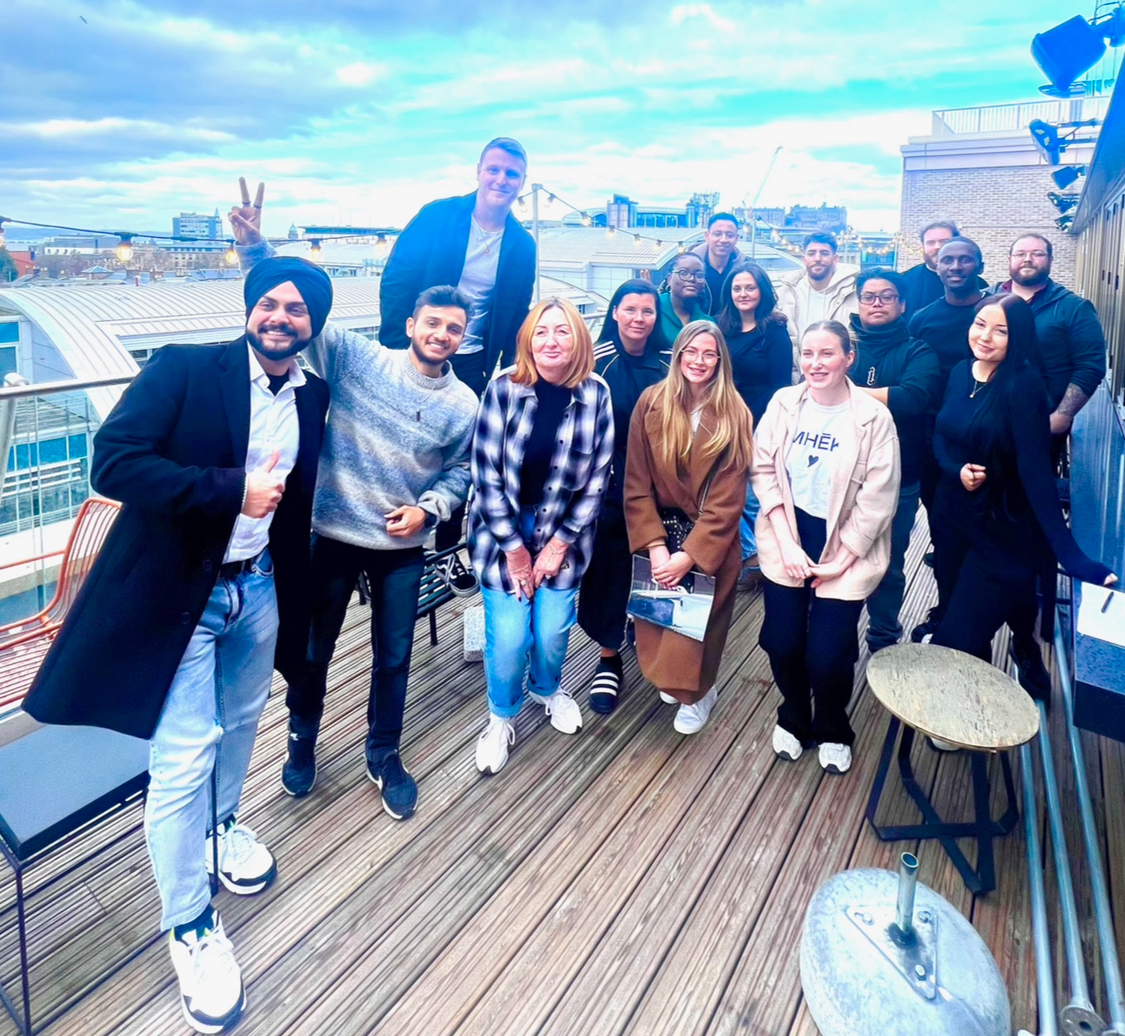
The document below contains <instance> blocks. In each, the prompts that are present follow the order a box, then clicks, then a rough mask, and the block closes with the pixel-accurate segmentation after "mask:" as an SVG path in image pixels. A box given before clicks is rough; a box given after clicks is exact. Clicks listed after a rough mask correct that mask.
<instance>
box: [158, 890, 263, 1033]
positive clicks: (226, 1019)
mask: <svg viewBox="0 0 1125 1036" xmlns="http://www.w3.org/2000/svg"><path fill="white" fill-rule="evenodd" d="M214 916H215V923H214V927H213V928H212V929H211V930H210V931H205V932H204V933H203V934H202V935H200V934H199V933H198V932H188V933H187V934H186V935H184V936H183V937H182V938H180V939H177V938H176V933H175V932H174V931H171V932H169V933H168V948H169V951H170V952H171V954H172V964H173V966H174V967H175V969H176V977H177V978H178V979H179V980H180V1007H181V1008H182V1010H183V1013H184V1021H186V1022H187V1023H188V1025H190V1026H191V1027H192V1028H193V1029H194V1030H195V1031H196V1032H205V1033H214V1032H222V1031H223V1029H225V1028H226V1027H227V1026H228V1025H233V1024H234V1023H235V1022H236V1021H238V1017H239V1015H241V1014H242V1009H243V1008H244V1007H245V1006H246V989H245V987H244V986H243V984H242V971H241V970H240V969H239V967H238V963H237V962H236V961H235V959H234V947H233V946H231V943H230V940H229V939H228V938H227V937H226V934H225V933H224V932H223V923H222V921H220V920H219V915H218V913H217V912H216V913H215V915H214Z"/></svg>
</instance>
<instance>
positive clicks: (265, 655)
mask: <svg viewBox="0 0 1125 1036" xmlns="http://www.w3.org/2000/svg"><path fill="white" fill-rule="evenodd" d="M246 203H247V204H249V199H248V198H247V199H246ZM243 294H244V296H245V301H246V332H245V334H244V335H243V336H242V337H241V338H238V339H236V340H235V341H234V342H231V343H230V344H228V345H222V346H203V345H166V346H164V347H163V348H162V349H160V350H158V351H157V352H156V353H155V354H154V355H153V357H152V359H150V360H149V361H148V363H147V364H145V366H144V368H143V369H142V370H141V372H140V373H139V374H138V375H137V377H136V378H135V379H134V380H133V383H132V384H131V385H130V386H129V387H128V388H127V389H126V390H125V394H124V395H123V396H122V397H121V399H120V401H119V402H118V404H117V406H115V407H114V409H113V411H112V413H111V414H110V415H109V417H107V418H106V420H105V422H104V423H103V424H102V426H101V428H100V429H99V430H98V433H97V435H96V436H95V437H94V456H93V461H92V464H91V468H90V481H91V483H92V485H93V487H94V488H95V489H96V490H97V491H98V492H99V493H103V494H105V495H106V496H109V497H112V498H114V499H117V500H120V501H122V502H123V504H124V507H123V509H122V511H121V514H120V515H119V517H118V518H117V521H116V522H115V524H114V526H113V528H112V529H111V530H110V533H109V536H108V537H107V539H106V542H105V546H104V547H103V548H102V551H101V554H100V556H99V557H98V560H97V561H96V562H95V564H94V567H93V569H92V570H91V572H90V574H89V576H88V577H87V579H86V582H85V584H84V585H83V588H82V591H81V593H80V594H79V596H78V599H77V600H76V601H75V603H74V606H73V608H72V609H71V612H70V615H69V616H68V617H67V620H66V622H65V623H64V624H63V627H62V630H61V631H60V632H59V636H58V639H57V640H56V641H55V643H54V645H53V646H52V648H51V650H50V652H49V653H48V655H47V657H46V659H45V660H44V662H43V665H42V667H41V668H40V671H39V675H38V676H37V677H36V681H35V684H34V685H33V686H32V689H31V691H30V692H29V693H28V696H27V699H26V701H25V703H24V708H25V709H26V710H27V712H29V713H30V714H31V715H32V716H34V717H35V718H36V719H39V720H41V721H42V722H45V723H68V724H78V725H90V726H99V727H108V728H109V729H110V730H116V731H119V732H121V733H123V734H129V735H132V736H133V737H139V738H145V739H148V740H149V754H150V765H149V785H148V793H147V799H146V802H145V840H146V842H147V845H148V851H149V856H150V857H151V859H152V866H153V872H154V874H155V876H156V884H157V888H158V889H159V892H160V900H161V905H162V915H163V917H162V927H163V928H164V929H166V930H169V940H168V941H169V948H170V951H171V955H172V961H173V964H174V966H175V969H176V974H177V976H178V978H179V984H180V998H181V1007H182V1010H183V1014H184V1018H185V1020H186V1021H187V1023H188V1024H189V1025H190V1026H191V1027H192V1028H193V1029H195V1030H196V1031H197V1032H208V1033H214V1032H220V1031H221V1030H222V1029H224V1028H226V1027H227V1026H229V1025H232V1024H234V1022H235V1021H236V1020H237V1019H238V1017H239V1015H240V1014H241V1012H242V1009H243V1006H244V1005H245V1002H246V994H245V989H244V987H243V983H242V976H241V972H240V970H239V967H238V965H237V963H236V962H235V960H234V955H233V950H232V947H231V944H230V941H229V940H228V939H227V937H226V935H225V933H224V931H223V925H222V922H221V921H220V920H219V915H218V912H217V911H216V910H215V909H214V907H213V906H212V904H211V884H210V877H209V875H208V871H209V870H211V868H212V852H211V850H210V848H209V847H208V832H209V831H210V830H211V821H210V818H211V810H212V808H214V809H215V810H216V814H215V815H216V816H217V818H219V819H220V822H219V824H218V831H217V834H218V878H219V880H220V881H221V882H222V884H223V885H224V886H225V887H226V888H227V889H229V890H230V891H231V892H233V893H235V894H238V895H251V894H253V893H255V892H260V891H261V890H262V889H264V888H265V887H266V886H267V885H268V884H269V883H270V882H271V881H272V880H273V878H274V876H275V875H276V873H277V867H276V864H275V862H274V859H273V856H272V855H271V854H270V852H269V850H268V849H266V847H265V846H264V845H262V843H261V842H259V841H258V840H257V837H256V835H255V834H254V832H253V831H251V830H250V829H249V828H247V827H245V826H243V825H242V824H240V823H238V822H237V821H236V819H235V815H236V814H237V812H238V806H239V799H240V797H241V794H242V785H243V781H244V780H245V778H246V772H247V768H248V766H249V763H250V753H251V750H252V749H253V747H254V736H255V733H256V731H257V728H258V720H259V718H260V716H261V713H262V709H263V708H264V706H265V703H266V698H267V697H268V695H269V690H270V682H271V678H272V674H273V669H274V667H275V665H276V667H277V668H278V669H280V670H281V672H282V673H283V674H284V675H285V676H286V678H287V679H293V678H294V675H295V674H296V673H297V672H298V671H299V670H300V669H301V667H302V664H303V656H304V650H303V649H304V645H305V644H306V642H307V641H308V631H309V608H308V596H309V591H308V585H309V578H310V573H309V520H310V514H311V509H312V497H313V487H314V486H315V484H316V477H317V456H318V454H319V452H320V443H321V433H322V430H323V427H324V416H325V413H326V411H327V409H328V386H327V385H325V384H324V382H323V381H321V380H320V379H319V378H317V377H315V376H314V375H311V374H309V375H306V374H305V373H303V372H302V370H301V368H300V367H299V366H298V365H297V362H296V359H295V356H296V353H297V352H298V351H299V350H301V349H303V348H305V347H306V346H307V345H308V344H309V342H310V341H311V340H312V339H313V338H314V337H316V335H318V334H319V333H320V330H321V328H322V327H323V325H324V321H325V319H326V318H327V316H328V311H329V309H330V307H331V304H332V284H331V281H329V279H328V277H327V276H326V275H325V273H324V271H323V270H321V269H320V268H319V267H317V266H314V265H313V264H312V263H306V262H305V261H304V260H303V259H297V258H290V257H287V258H283V259H272V260H270V261H268V262H264V263H262V264H260V265H259V266H258V267H257V268H256V269H255V270H254V271H253V273H252V274H251V275H250V276H248V277H247V278H246V281H245V283H244V288H243ZM275 586H276V589H275ZM275 649H276V653H275ZM212 776H214V779H215V781H216V787H217V796H216V798H217V802H215V803H212V802H211V794H210V787H209V785H210V782H211V780H212Z"/></svg>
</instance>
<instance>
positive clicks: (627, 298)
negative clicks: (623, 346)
mask: <svg viewBox="0 0 1125 1036" xmlns="http://www.w3.org/2000/svg"><path fill="white" fill-rule="evenodd" d="M611 315H612V317H613V319H614V320H616V321H617V333H618V335H619V336H620V338H621V341H622V342H625V343H627V344H637V345H643V344H644V343H645V342H647V341H648V336H649V335H651V334H652V330H653V328H654V327H656V299H655V298H654V297H653V296H652V295H648V294H644V295H640V294H629V295H622V296H621V301H620V302H618V303H617V305H616V306H614V307H613V313H612V314H611Z"/></svg>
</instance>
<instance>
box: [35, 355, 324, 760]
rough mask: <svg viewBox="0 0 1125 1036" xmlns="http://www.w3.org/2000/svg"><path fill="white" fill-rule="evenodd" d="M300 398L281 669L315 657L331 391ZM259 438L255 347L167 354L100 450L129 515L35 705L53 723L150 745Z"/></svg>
mask: <svg viewBox="0 0 1125 1036" xmlns="http://www.w3.org/2000/svg"><path fill="white" fill-rule="evenodd" d="M305 376H306V378H307V384H306V385H304V386H303V387H301V388H299V389H297V391H296V403H297V421H298V428H299V430H300V446H299V450H298V455H297V465H296V467H295V468H294V469H293V471H292V472H291V473H290V475H289V478H288V479H287V481H286V484H285V492H284V494H283V496H282V499H281V503H280V504H279V506H278V508H277V511H276V512H275V514H274V520H273V522H272V523H271V525H270V554H271V556H272V557H273V561H274V573H275V585H276V588H277V598H278V611H279V613H280V622H281V625H280V629H279V633H278V642H277V654H276V656H275V665H276V666H277V668H278V669H280V670H281V671H282V673H286V672H293V671H295V669H294V667H295V666H296V665H298V664H300V663H301V662H303V660H304V657H305V651H306V647H307V643H308V630H309V621H310V610H309V601H310V596H311V595H310V593H309V532H310V524H311V518H312V498H313V490H314V488H315V486H316V468H317V456H318V454H319V453H320V443H321V437H322V434H323V431H324V419H325V414H326V413H327V410H328V386H327V385H326V384H325V383H324V382H323V381H321V380H320V379H319V378H317V377H315V376H314V375H312V374H310V373H307V372H306V375H305ZM249 436H250V359H249V354H248V351H247V346H246V339H245V338H239V339H238V340H237V341H234V342H231V343H229V344H228V345H217V346H182V345H167V346H164V347H163V348H162V349H160V350H159V352H157V353H156V354H154V356H153V357H152V359H151V360H149V361H148V363H147V364H146V365H145V367H144V369H143V370H142V371H141V372H140V374H138V375H137V377H136V378H135V379H134V380H133V382H132V384H131V385H130V386H129V387H128V389H126V391H125V393H124V395H123V396H122V397H121V399H120V401H119V402H118V404H117V406H115V407H114V409H113V411H112V413H111V414H110V415H109V417H107V418H106V420H105V422H104V423H103V424H102V426H101V428H100V429H99V430H98V433H97V435H96V436H95V437H94V454H93V460H92V463H91V469H90V481H91V483H92V484H93V486H94V489H95V490H97V492H99V493H101V494H102V495H104V496H107V497H110V498H112V499H114V500H120V501H121V502H122V504H123V505H124V506H123V508H122V510H121V514H120V515H119V516H118V518H117V521H116V522H115V523H114V525H113V528H112V529H111V530H110V533H109V536H108V537H107V538H106V542H105V545H104V547H103V548H102V551H101V555H100V556H99V558H98V560H97V562H96V563H95V564H94V567H93V568H92V570H91V571H90V574H89V575H88V576H87V578H86V582H85V584H84V585H83V587H82V590H81V592H80V593H79V595H78V598H77V599H76V600H75V602H74V606H73V607H72V608H71V611H70V614H69V615H68V616H67V619H66V621H65V622H64V624H63V627H62V629H61V630H60V631H59V635H58V638H57V639H56V641H55V643H54V645H53V646H52V647H51V650H50V651H49V652H48V654H47V657H46V658H45V659H44V661H43V665H42V666H41V668H40V670H39V673H38V675H37V676H36V679H35V682H34V684H33V685H32V687H31V690H30V691H29V692H28V695H27V699H26V701H25V703H24V709H25V710H26V711H27V712H29V713H30V714H31V715H32V716H33V717H34V718H35V719H37V720H40V721H41V722H43V723H66V724H78V725H88V726H97V727H107V728H109V729H110V730H117V731H120V732H121V733H123V734H130V735H132V736H134V737H140V738H150V737H151V736H152V733H153V731H154V730H155V729H156V724H157V721H158V720H159V718H160V712H161V709H162V708H163V706H164V699H165V698H166V697H167V694H168V689H169V688H170V687H171V684H172V680H173V678H174V676H175V674H176V669H177V667H178V666H179V664H180V660H181V659H182V658H183V654H184V651H185V650H186V648H187V645H188V641H189V640H190V639H191V636H192V633H193V631H194V630H195V627H196V624H197V623H198V622H199V619H200V617H201V616H202V614H203V610H204V608H205V607H206V605H207V600H208V598H209V597H210V595H211V591H212V590H213V589H214V586H215V582H216V580H217V579H218V576H219V567H220V566H221V564H222V561H223V556H224V554H225V553H226V549H227V544H228V542H229V541H230V537H231V533H232V531H233V529H234V523H235V519H236V518H237V517H238V514H239V512H240V511H241V509H242V494H243V486H244V482H245V477H246V471H245V463H246V453H247V446H248V440H249Z"/></svg>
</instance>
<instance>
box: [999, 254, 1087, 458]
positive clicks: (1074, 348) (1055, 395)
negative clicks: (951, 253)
mask: <svg viewBox="0 0 1125 1036" xmlns="http://www.w3.org/2000/svg"><path fill="white" fill-rule="evenodd" d="M1053 251H1054V249H1053V248H1052V247H1051V242H1050V241H1048V240H1047V239H1046V238H1045V237H1042V236H1040V235H1039V234H1024V235H1023V237H1019V238H1016V240H1015V241H1014V242H1013V244H1012V248H1011V251H1010V253H1009V259H1008V272H1009V273H1010V274H1011V280H1009V281H1006V282H1005V283H1003V284H998V285H996V287H995V288H993V292H995V293H997V294H999V293H1003V292H1009V291H1010V292H1012V293H1013V294H1015V295H1018V296H1019V297H1020V298H1021V299H1024V300H1025V301H1026V302H1027V304H1028V305H1029V306H1031V312H1032V313H1033V314H1034V315H1035V332H1036V335H1037V336H1038V338H1039V354H1040V356H1041V357H1042V358H1043V368H1044V370H1043V373H1044V376H1045V378H1046V381H1047V395H1048V397H1049V399H1050V405H1051V435H1052V436H1053V437H1054V440H1053V450H1052V452H1053V455H1054V457H1055V459H1056V461H1057V459H1058V458H1059V457H1060V456H1061V455H1062V452H1063V449H1064V448H1065V445H1066V437H1067V436H1068V435H1069V434H1070V426H1071V425H1072V424H1073V423H1074V416H1075V414H1077V413H1078V411H1079V410H1081V409H1082V408H1083V407H1084V406H1085V405H1086V401H1087V400H1088V399H1089V398H1090V396H1092V395H1093V394H1094V390H1095V389H1097V387H1098V385H1100V384H1101V382H1102V380H1103V379H1104V378H1105V370H1106V360H1105V354H1106V348H1105V335H1104V334H1103V333H1102V325H1101V323H1100V322H1099V321H1098V314H1097V311H1096V310H1095V309H1094V306H1093V303H1091V302H1090V301H1089V300H1088V299H1084V298H1082V297H1081V296H1080V295H1075V294H1074V292H1072V291H1071V290H1070V289H1069V288H1064V287H1063V286H1062V285H1061V284H1059V283H1058V282H1057V281H1053V280H1051V260H1052V257H1053Z"/></svg>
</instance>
